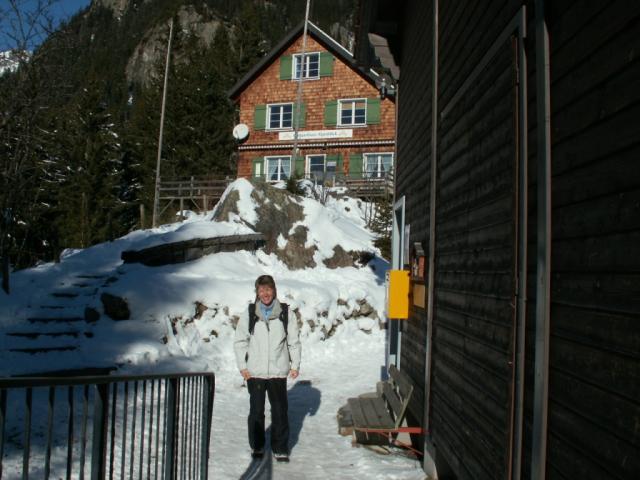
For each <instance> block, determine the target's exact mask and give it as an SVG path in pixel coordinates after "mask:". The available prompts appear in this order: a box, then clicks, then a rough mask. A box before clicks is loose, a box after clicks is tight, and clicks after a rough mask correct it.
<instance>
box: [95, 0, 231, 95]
mask: <svg viewBox="0 0 640 480" xmlns="http://www.w3.org/2000/svg"><path fill="white" fill-rule="evenodd" d="M152 1H153V0H142V1H140V0H138V1H137V2H134V1H132V0H93V3H92V8H98V7H104V8H107V9H109V10H111V11H112V12H113V15H114V17H115V18H120V17H122V16H123V15H124V14H126V13H128V12H129V11H130V10H131V9H133V10H135V9H136V7H137V6H138V4H140V3H143V4H144V3H149V2H152ZM175 18H176V22H175V23H174V26H173V36H174V37H173V38H174V47H173V55H172V61H174V62H180V61H181V55H180V51H179V49H176V47H175V39H176V37H177V36H182V37H195V38H196V39H197V41H198V43H199V44H200V45H202V46H203V47H208V46H209V45H210V44H211V42H212V41H213V37H214V35H215V33H216V30H217V28H218V27H219V26H220V25H221V23H222V22H221V21H220V20H219V19H218V18H217V17H216V16H215V15H214V13H213V12H212V11H211V10H210V9H209V8H208V7H207V6H206V5H201V6H199V7H198V9H196V7H195V6H194V5H191V4H187V5H183V6H181V7H180V8H179V10H178V12H177V13H176V16H175ZM168 39H169V19H167V20H166V21H164V22H160V23H158V24H156V25H154V26H153V27H151V28H150V29H149V30H147V31H146V32H144V34H143V36H142V40H141V41H140V42H139V43H138V45H137V46H136V47H135V49H134V50H133V52H132V54H131V57H130V58H129V60H128V62H127V65H126V69H125V72H126V76H127V80H128V81H129V83H136V84H142V85H148V84H149V83H150V81H151V80H153V79H154V76H156V75H159V73H158V69H157V65H162V64H164V61H165V58H166V55H167V42H168Z"/></svg>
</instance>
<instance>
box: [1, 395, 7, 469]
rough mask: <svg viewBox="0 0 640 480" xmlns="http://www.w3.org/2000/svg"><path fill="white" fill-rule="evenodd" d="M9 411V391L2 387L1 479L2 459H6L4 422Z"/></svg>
mask: <svg viewBox="0 0 640 480" xmlns="http://www.w3.org/2000/svg"><path fill="white" fill-rule="evenodd" d="M6 413H7V391H6V390H5V389H4V388H3V389H0V479H1V478H2V461H3V459H4V422H5V418H6Z"/></svg>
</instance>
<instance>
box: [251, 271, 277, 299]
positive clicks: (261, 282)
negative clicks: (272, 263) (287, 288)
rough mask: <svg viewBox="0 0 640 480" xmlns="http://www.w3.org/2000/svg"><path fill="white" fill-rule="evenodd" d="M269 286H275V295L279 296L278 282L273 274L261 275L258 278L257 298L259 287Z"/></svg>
mask: <svg viewBox="0 0 640 480" xmlns="http://www.w3.org/2000/svg"><path fill="white" fill-rule="evenodd" d="M261 286H267V287H271V288H273V296H274V298H277V296H278V291H277V290H276V282H275V280H274V279H273V277H272V276H271V275H260V276H259V277H258V278H256V298H258V287H261Z"/></svg>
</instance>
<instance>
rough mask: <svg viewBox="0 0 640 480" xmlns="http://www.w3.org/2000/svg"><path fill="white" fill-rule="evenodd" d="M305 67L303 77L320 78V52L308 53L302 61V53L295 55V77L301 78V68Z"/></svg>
mask: <svg viewBox="0 0 640 480" xmlns="http://www.w3.org/2000/svg"><path fill="white" fill-rule="evenodd" d="M301 67H303V73H302V78H305V79H318V78H320V53H318V52H315V53H307V54H305V56H304V62H303V61H302V54H296V55H294V56H293V78H294V79H295V80H298V79H299V78H300V69H301Z"/></svg>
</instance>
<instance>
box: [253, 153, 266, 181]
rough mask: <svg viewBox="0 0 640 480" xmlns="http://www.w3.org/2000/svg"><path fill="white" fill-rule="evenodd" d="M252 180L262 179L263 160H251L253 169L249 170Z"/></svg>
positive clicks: (261, 158)
mask: <svg viewBox="0 0 640 480" xmlns="http://www.w3.org/2000/svg"><path fill="white" fill-rule="evenodd" d="M251 176H252V177H253V178H264V158H263V157H257V158H254V159H253V169H252V170H251Z"/></svg>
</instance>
